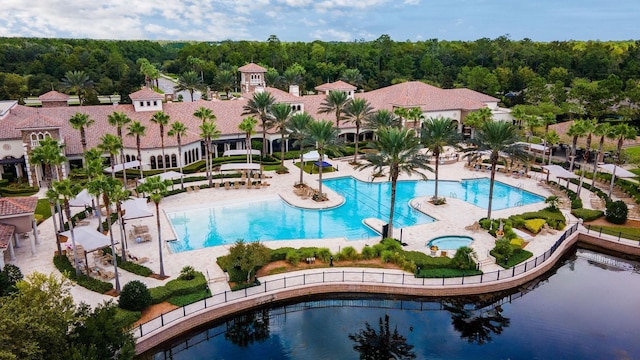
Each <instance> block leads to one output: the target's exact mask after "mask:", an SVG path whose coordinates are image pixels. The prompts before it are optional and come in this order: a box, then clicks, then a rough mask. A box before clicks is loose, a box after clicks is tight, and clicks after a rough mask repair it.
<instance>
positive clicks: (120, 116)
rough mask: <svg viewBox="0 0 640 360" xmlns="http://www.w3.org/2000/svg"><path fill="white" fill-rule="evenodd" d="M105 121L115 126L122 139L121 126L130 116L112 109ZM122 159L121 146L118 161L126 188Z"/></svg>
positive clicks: (127, 121) (129, 120)
mask: <svg viewBox="0 0 640 360" xmlns="http://www.w3.org/2000/svg"><path fill="white" fill-rule="evenodd" d="M107 121H108V122H109V125H111V126H115V127H116V129H117V131H118V137H119V138H120V139H124V138H123V137H122V127H123V126H124V125H127V124H128V123H130V122H131V118H130V117H128V116H127V114H125V113H122V112H117V111H114V112H113V114H111V115H109V116H107ZM124 160H125V158H124V147H123V148H122V151H120V163H121V164H123V165H122V176H123V177H124V188H125V189H126V188H127V169H126V168H125V166H124V163H125V161H124Z"/></svg>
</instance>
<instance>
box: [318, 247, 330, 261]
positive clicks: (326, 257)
mask: <svg viewBox="0 0 640 360" xmlns="http://www.w3.org/2000/svg"><path fill="white" fill-rule="evenodd" d="M316 257H317V258H318V259H320V260H321V261H322V262H324V263H328V262H329V261H330V260H331V250H329V249H327V248H319V249H318V251H317V252H316Z"/></svg>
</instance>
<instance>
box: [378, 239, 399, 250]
mask: <svg viewBox="0 0 640 360" xmlns="http://www.w3.org/2000/svg"><path fill="white" fill-rule="evenodd" d="M380 243H381V244H382V245H383V246H384V249H385V250H391V251H398V250H402V244H400V242H399V241H398V240H396V239H392V238H384V239H382V241H381V242H380Z"/></svg>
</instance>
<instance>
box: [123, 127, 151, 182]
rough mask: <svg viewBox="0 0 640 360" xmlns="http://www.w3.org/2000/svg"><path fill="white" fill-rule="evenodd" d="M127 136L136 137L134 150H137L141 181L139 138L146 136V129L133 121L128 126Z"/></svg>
mask: <svg viewBox="0 0 640 360" xmlns="http://www.w3.org/2000/svg"><path fill="white" fill-rule="evenodd" d="M127 130H128V132H127V136H135V137H136V149H137V150H138V161H139V162H140V179H142V178H143V177H144V176H143V173H142V152H141V150H140V145H141V138H142V137H143V136H145V135H146V130H147V127H146V126H144V125H142V123H140V121H134V122H132V123H131V124H129V127H128V129H127Z"/></svg>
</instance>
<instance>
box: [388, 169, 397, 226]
mask: <svg viewBox="0 0 640 360" xmlns="http://www.w3.org/2000/svg"><path fill="white" fill-rule="evenodd" d="M390 171H393V175H392V176H391V204H390V206H389V224H388V225H389V228H388V229H389V231H388V232H387V237H388V238H393V213H394V212H395V208H396V185H397V183H398V172H397V170H395V169H390Z"/></svg>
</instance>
